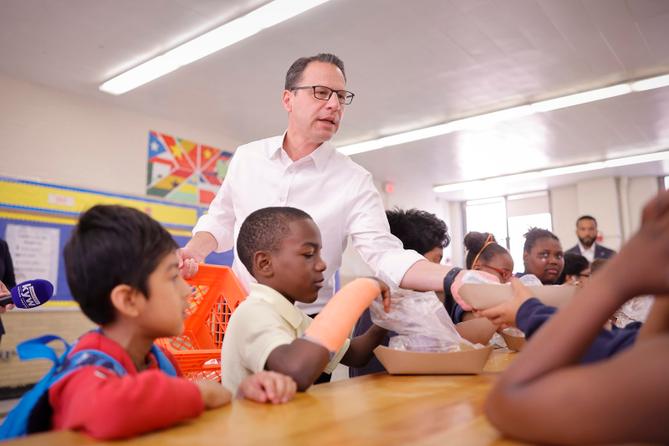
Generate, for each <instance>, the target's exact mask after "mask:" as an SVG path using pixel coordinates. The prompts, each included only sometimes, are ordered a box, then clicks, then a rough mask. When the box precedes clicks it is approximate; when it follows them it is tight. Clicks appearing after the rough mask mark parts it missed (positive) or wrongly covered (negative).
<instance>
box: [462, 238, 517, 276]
mask: <svg viewBox="0 0 669 446" xmlns="http://www.w3.org/2000/svg"><path fill="white" fill-rule="evenodd" d="M465 248H467V257H466V258H465V264H466V266H467V269H475V270H480V271H485V272H486V273H490V274H492V275H494V276H496V277H497V278H498V279H499V281H500V283H506V282H508V281H509V279H510V278H511V276H512V275H513V258H512V257H511V254H509V251H507V250H506V248H504V247H503V246H501V245H499V244H498V243H497V241H496V240H495V236H493V235H492V234H490V233H488V232H474V231H472V232H469V233H467V235H465Z"/></svg>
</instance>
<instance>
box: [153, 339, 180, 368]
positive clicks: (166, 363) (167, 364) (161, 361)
mask: <svg viewBox="0 0 669 446" xmlns="http://www.w3.org/2000/svg"><path fill="white" fill-rule="evenodd" d="M151 353H153V356H155V358H156V361H157V362H158V368H160V370H162V371H163V372H164V373H167V374H168V375H170V376H177V370H176V369H175V368H174V364H172V361H170V360H169V359H168V358H167V355H165V353H163V351H162V350H161V349H160V347H158V346H157V345H156V344H153V345H152V346H151Z"/></svg>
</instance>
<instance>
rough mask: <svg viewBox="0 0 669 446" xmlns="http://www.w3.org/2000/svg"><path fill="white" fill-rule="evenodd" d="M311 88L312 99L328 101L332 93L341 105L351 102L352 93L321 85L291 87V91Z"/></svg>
mask: <svg viewBox="0 0 669 446" xmlns="http://www.w3.org/2000/svg"><path fill="white" fill-rule="evenodd" d="M309 88H311V89H312V90H313V91H314V97H315V98H316V99H320V100H321V101H329V100H330V98H331V97H332V93H336V95H337V100H338V101H339V103H340V104H341V105H350V104H351V102H353V96H355V94H354V93H351V92H350V91H346V90H333V89H332V88H329V87H325V86H323V85H309V86H304V87H293V88H291V90H307V89H309Z"/></svg>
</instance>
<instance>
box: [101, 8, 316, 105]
mask: <svg viewBox="0 0 669 446" xmlns="http://www.w3.org/2000/svg"><path fill="white" fill-rule="evenodd" d="M326 1H328V0H274V1H273V2H270V3H267V4H266V5H263V6H261V7H260V8H258V9H255V10H253V11H251V12H250V13H248V14H246V15H244V16H242V17H239V18H237V19H234V20H232V21H230V22H228V23H225V24H224V25H221V26H219V27H218V28H216V29H213V30H211V31H209V32H208V33H205V34H203V35H201V36H199V37H196V38H195V39H193V40H189V41H188V42H186V43H184V44H182V45H179V46H178V47H176V48H174V49H172V50H170V51H168V52H166V53H165V54H162V55H160V56H157V57H154V58H153V59H151V60H149V61H147V62H144V63H143V64H141V65H138V66H136V67H135V68H132V69H130V70H128V71H126V72H125V73H122V74H119V75H118V76H116V77H114V78H112V79H110V80H108V81H107V82H105V83H103V84H102V85H100V87H99V88H100V90H102V91H104V92H106V93H109V94H113V95H119V94H123V93H126V92H128V91H130V90H132V89H134V88H137V87H139V86H140V85H144V84H146V83H147V82H151V81H152V80H154V79H157V78H159V77H161V76H164V75H166V74H167V73H171V72H172V71H174V70H176V69H178V68H180V67H183V66H184V65H188V64H189V63H192V62H195V61H196V60H199V59H202V58H203V57H206V56H208V55H210V54H212V53H215V52H216V51H219V50H221V49H223V48H225V47H228V46H230V45H232V44H234V43H237V42H239V41H240V40H243V39H246V38H247V37H250V36H252V35H254V34H257V33H259V32H260V31H262V30H263V29H266V28H269V27H271V26H274V25H276V24H278V23H281V22H284V21H286V20H288V19H291V18H293V17H295V16H296V15H298V14H301V13H303V12H305V11H307V10H309V9H311V8H314V7H316V6H318V5H320V4H322V3H325V2H326Z"/></svg>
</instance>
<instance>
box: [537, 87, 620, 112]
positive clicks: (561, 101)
mask: <svg viewBox="0 0 669 446" xmlns="http://www.w3.org/2000/svg"><path fill="white" fill-rule="evenodd" d="M631 92H632V88H631V87H630V86H629V84H618V85H612V86H610V87H605V88H598V89H596V90H589V91H584V92H582V93H576V94H570V95H567V96H561V97H559V98H555V99H548V100H546V101H540V102H535V103H533V104H532V105H531V107H532V108H533V109H534V110H536V111H537V112H548V111H553V110H558V109H560V108H567V107H573V106H575V105H580V104H587V103H588V102H595V101H600V100H602V99H608V98H612V97H615V96H620V95H623V94H627V93H631Z"/></svg>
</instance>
